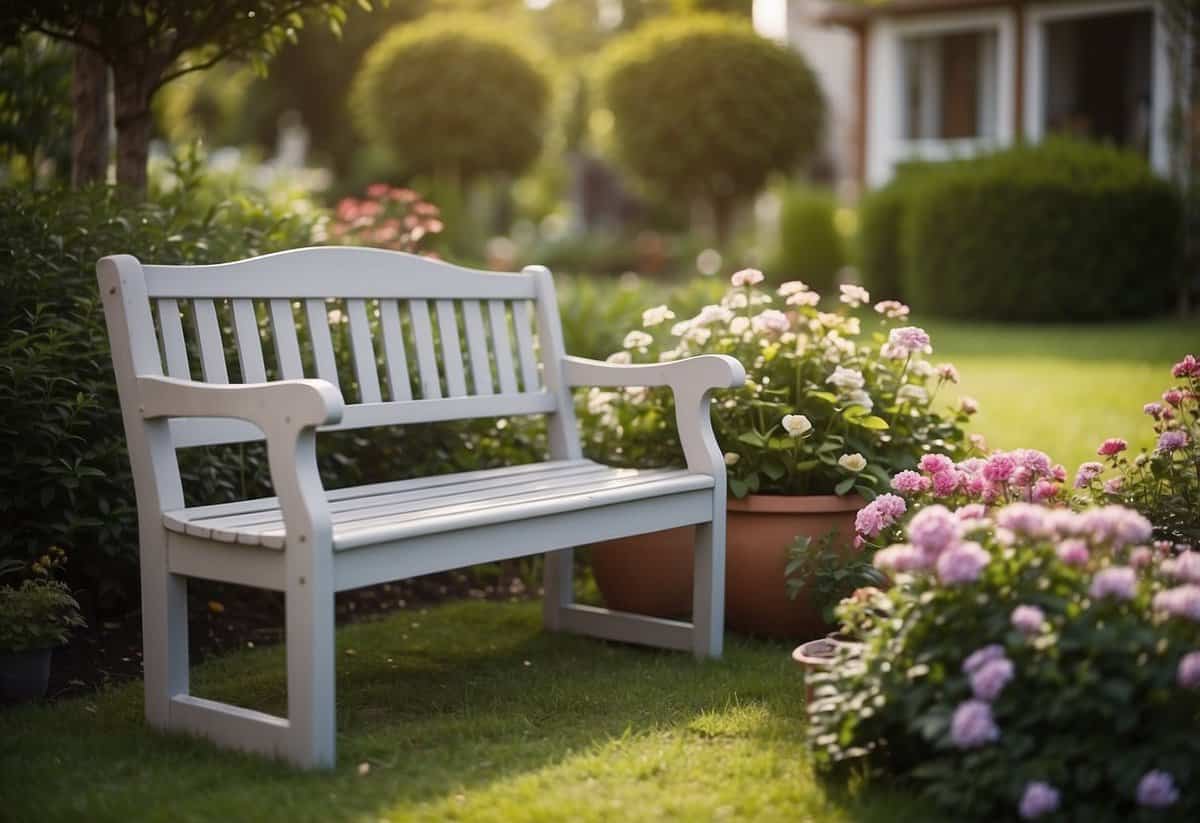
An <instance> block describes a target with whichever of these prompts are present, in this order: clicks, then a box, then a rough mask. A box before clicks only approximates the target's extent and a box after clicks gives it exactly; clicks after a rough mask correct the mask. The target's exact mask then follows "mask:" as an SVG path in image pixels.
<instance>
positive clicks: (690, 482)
mask: <svg viewBox="0 0 1200 823" xmlns="http://www.w3.org/2000/svg"><path fill="white" fill-rule="evenodd" d="M518 470H519V471H518ZM712 485H713V478H712V477H710V476H708V475H700V474H689V473H688V472H687V471H685V470H681V469H652V470H638V469H614V468H611V467H608V466H602V465H600V464H596V463H591V462H590V461H552V462H550V463H538V464H531V465H529V466H518V467H514V468H504V469H494V470H488V471H484V472H467V473H463V474H458V475H442V476H439V477H430V478H418V479H414V480H409V481H399V482H397V483H382V484H374V485H372V486H369V487H360V488H356V489H340V490H335V491H333V492H330V493H329V499H330V502H331V505H332V506H336V507H338V508H337V509H336V510H335V512H334V517H333V519H334V547H335V548H337V549H343V548H353V547H355V546H365V545H371V544H373V543H377V542H382V541H386V540H397V539H403V538H405V537H408V536H416V535H420V534H431V533H436V532H443V531H452V530H455V529H460V528H471V527H475V526H479V525H486V524H488V523H493V522H503V521H507V520H513V519H523V518H526V517H537V516H541V515H544V514H551V513H556V512H561V511H573V510H577V509H583V508H590V507H593V506H601V505H610V504H612V503H615V502H622V501H628V500H639V499H647V498H654V497H660V496H665V495H670V494H677V493H682V492H688V491H696V490H699V489H705V488H711V487H712ZM426 492H433V493H432V494H425V493H426ZM335 495H336V496H337V499H335ZM405 495H407V496H405ZM373 498H379V500H380V503H379V505H377V506H373V505H372V500H373ZM277 505H278V504H277V502H276V501H275V500H274V499H273V498H265V499H263V500H258V501H245V502H244V503H242V504H224V506H204V507H197V508H195V509H184V510H179V511H173V512H167V513H166V514H165V515H164V517H163V521H164V524H165V525H166V527H167V528H168V529H170V530H171V531H175V532H178V533H181V534H191V535H193V536H196V537H206V538H209V539H214V540H219V541H221V542H230V543H232V542H237V543H243V544H246V545H260V546H265V547H267V548H282V547H283V544H284V533H283V528H282V525H281V520H280V515H279V510H278V508H277ZM249 506H255V507H257V508H254V509H250V508H248V507H249ZM256 519H261V520H260V522H256V523H247V522H246V521H247V520H256Z"/></svg>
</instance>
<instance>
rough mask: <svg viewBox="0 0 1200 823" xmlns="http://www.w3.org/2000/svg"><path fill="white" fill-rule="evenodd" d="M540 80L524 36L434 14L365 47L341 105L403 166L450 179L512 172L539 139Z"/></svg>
mask: <svg viewBox="0 0 1200 823" xmlns="http://www.w3.org/2000/svg"><path fill="white" fill-rule="evenodd" d="M549 103H550V84H549V81H548V80H547V79H546V76H545V74H544V73H543V72H542V70H541V69H540V68H539V66H538V63H537V59H536V58H535V57H534V55H533V54H532V53H531V52H530V51H529V50H528V49H527V48H525V45H524V42H523V41H522V40H520V39H518V38H517V37H516V36H514V35H511V34H508V33H506V32H505V30H504V28H503V27H498V26H496V24H495V22H494V21H489V20H488V19H486V18H482V17H474V16H468V15H440V16H434V17H429V18H427V19H425V20H422V21H420V22H417V23H411V24H405V25H402V26H397V27H396V28H394V29H393V30H392V31H390V32H388V33H387V34H386V35H384V36H383V37H382V38H381V39H380V40H379V42H378V43H376V44H375V45H374V46H372V47H371V49H370V51H368V52H367V55H366V58H365V59H364V61H363V65H362V68H361V69H360V70H359V73H358V76H357V77H356V78H355V81H354V87H353V90H352V93H351V101H350V105H351V110H352V112H353V114H354V120H355V124H356V125H357V126H358V128H359V130H360V131H361V132H362V133H363V135H364V136H365V137H367V139H368V140H370V141H371V142H373V143H375V144H376V145H378V146H380V147H382V148H385V149H387V150H388V151H389V152H390V153H391V154H392V155H393V156H394V158H395V160H396V162H397V164H398V165H399V170H400V172H401V173H402V174H404V175H409V176H411V175H418V174H428V175H434V176H437V177H441V178H449V179H452V180H456V181H462V180H469V179H470V178H472V177H476V176H478V175H482V174H487V173H491V172H506V173H509V174H519V173H520V172H522V171H524V170H525V169H526V168H528V167H529V165H530V164H531V163H533V161H534V160H535V159H536V158H537V156H538V153H539V152H540V151H541V148H542V137H543V133H544V131H545V123H546V116H547V111H548V108H549Z"/></svg>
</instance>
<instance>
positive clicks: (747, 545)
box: [592, 495, 863, 638]
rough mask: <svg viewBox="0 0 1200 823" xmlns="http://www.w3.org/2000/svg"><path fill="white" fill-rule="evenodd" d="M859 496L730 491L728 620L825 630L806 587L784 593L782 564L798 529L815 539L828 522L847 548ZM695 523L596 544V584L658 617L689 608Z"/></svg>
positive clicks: (806, 634)
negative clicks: (734, 495) (739, 496)
mask: <svg viewBox="0 0 1200 823" xmlns="http://www.w3.org/2000/svg"><path fill="white" fill-rule="evenodd" d="M862 506H863V500H862V498H860V497H858V496H857V495H847V496H846V497H837V496H835V495H810V496H789V495H750V496H748V497H746V498H744V499H742V500H735V499H733V498H730V500H729V502H728V520H727V528H726V533H725V624H726V625H727V626H728V627H729V628H732V629H735V630H737V631H741V632H747V633H750V634H760V635H766V636H770V637H788V638H812V637H820V636H822V635H823V634H825V632H827V631H828V630H829V629H828V627H826V625H825V622H824V621H823V620H822V619H821V615H820V611H819V609H817V607H816V605H815V604H813V603H812V602H811V601H810V600H809V598H807V597H806V596H805V592H804V591H803V590H801V591H800V593H799V594H798V595H797V597H796V599H795V600H792V599H790V598H789V597H788V592H787V582H786V578H785V577H784V568H785V567H786V566H787V549H788V547H789V546H791V544H792V541H793V540H795V539H796V536H797V535H807V536H809V537H812V538H814V539H815V538H819V537H821V536H822V535H823V534H825V533H826V532H828V531H829V530H830V529H836V530H837V531H838V534H839V535H840V536H841V540H842V545H843V548H845V550H846V551H849V550H850V541H851V540H852V539H853V535H854V514H855V512H857V511H858V509H859V508H861V507H862ZM692 531H693V530H692V529H691V528H679V529H669V530H667V531H663V532H656V533H654V534H648V535H639V536H637V537H632V538H625V539H621V540H608V541H605V542H603V543H597V544H595V545H594V546H593V551H592V569H593V572H594V574H595V575H596V583H597V585H598V586H599V587H600V592H601V594H603V595H604V600H605V602H606V603H607V604H608V606H609V608H612V609H618V610H620V611H631V612H638V613H641V614H651V615H655V616H657V617H679V616H685V615H687V614H689V613H690V611H691V597H692V595H691V592H692Z"/></svg>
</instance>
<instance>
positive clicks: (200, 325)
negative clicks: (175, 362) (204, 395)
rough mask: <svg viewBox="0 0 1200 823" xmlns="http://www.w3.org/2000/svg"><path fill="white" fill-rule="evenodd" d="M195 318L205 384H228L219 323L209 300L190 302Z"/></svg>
mask: <svg viewBox="0 0 1200 823" xmlns="http://www.w3.org/2000/svg"><path fill="white" fill-rule="evenodd" d="M192 313H193V314H194V315H195V318H196V337H197V338H199V340H200V369H201V373H202V374H203V375H204V382H205V383H228V382H229V368H228V366H227V365H226V363H225V343H224V341H223V340H222V339H221V321H220V320H219V319H218V318H217V309H216V306H214V305H213V301H211V300H194V301H192Z"/></svg>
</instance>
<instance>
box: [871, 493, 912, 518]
mask: <svg viewBox="0 0 1200 823" xmlns="http://www.w3.org/2000/svg"><path fill="white" fill-rule="evenodd" d="M871 502H872V503H874V504H875V505H876V506H878V507H879V510H880V511H881V512H883V513H884V514H885V515H887V516H888V517H890V518H892V519H893V520H899V519H900V516H901V515H903V514H904V513H905V512H906V511H908V504H907V503H905V502H904V498H903V497H897V496H896V495H894V494H881V495H879V496H878V497H876V498H875V499H874V500H873V501H871Z"/></svg>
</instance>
